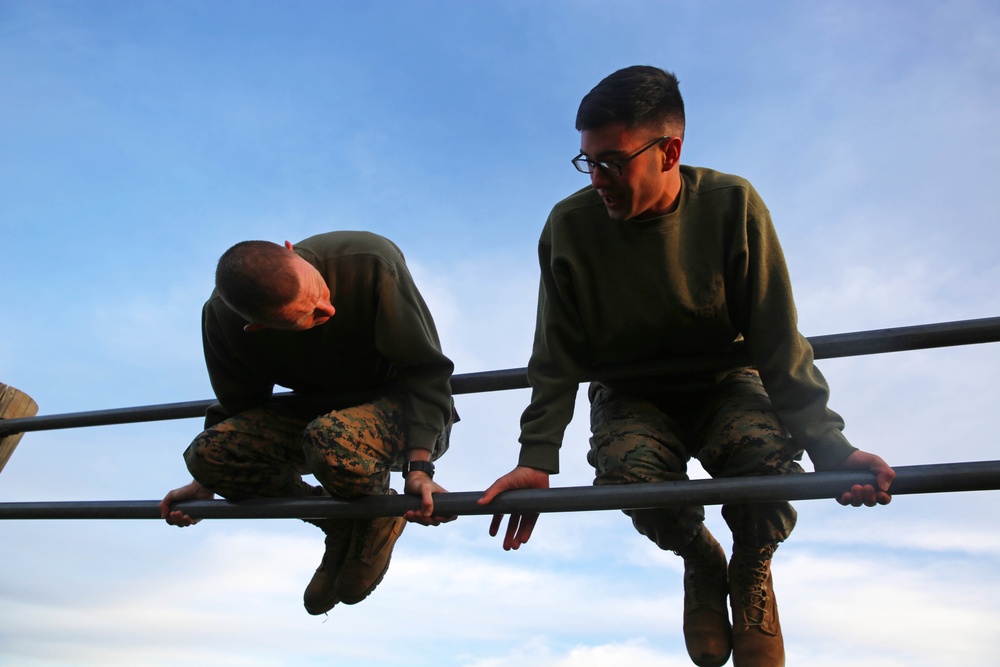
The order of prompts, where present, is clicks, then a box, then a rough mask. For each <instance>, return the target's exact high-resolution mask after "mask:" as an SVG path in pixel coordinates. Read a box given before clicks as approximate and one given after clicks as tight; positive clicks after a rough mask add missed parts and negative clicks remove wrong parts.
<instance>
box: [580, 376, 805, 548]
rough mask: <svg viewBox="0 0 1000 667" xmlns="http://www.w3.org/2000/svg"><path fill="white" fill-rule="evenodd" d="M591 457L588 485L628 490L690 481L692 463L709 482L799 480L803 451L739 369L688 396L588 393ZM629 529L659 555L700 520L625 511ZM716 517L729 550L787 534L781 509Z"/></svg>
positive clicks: (689, 511) (753, 379) (602, 389)
mask: <svg viewBox="0 0 1000 667" xmlns="http://www.w3.org/2000/svg"><path fill="white" fill-rule="evenodd" d="M590 393H591V431H592V433H593V437H592V438H591V440H590V447H591V448H590V452H589V453H588V455H587V461H588V462H589V463H590V465H591V466H593V467H594V469H595V471H596V478H595V480H594V484H599V485H600V484H636V483H641V482H665V481H675V480H684V479H688V476H687V462H688V461H689V460H690V459H691V458H697V459H698V461H699V462H700V463H701V465H702V467H703V468H704V469H705V471H706V472H708V473H709V474H710V475H711V476H712V477H743V476H752V475H784V474H792V473H799V472H802V467H801V466H800V465H799V464H798V460H800V459H801V458H802V448H801V447H798V446H797V445H796V444H795V443H794V441H793V440H792V438H791V437H790V436H789V435H788V433H787V431H786V430H785V428H784V426H783V425H782V424H781V421H780V420H779V419H778V416H777V415H776V414H775V413H774V408H773V406H772V405H771V400H770V398H768V396H767V392H765V391H764V386H763V384H762V383H761V381H760V376H759V375H758V374H757V372H756V371H755V370H752V369H746V370H742V371H737V372H734V373H732V374H730V375H729V376H727V377H726V378H725V379H724V380H723V381H722V382H720V383H719V384H718V385H716V386H714V387H712V388H710V389H706V390H702V391H695V392H691V393H683V394H679V393H668V394H662V395H656V396H648V395H647V396H638V395H635V394H629V393H626V392H623V391H618V390H614V389H611V388H609V387H607V386H604V385H599V384H594V385H593V386H592V387H591V392H590ZM625 513H626V514H628V515H629V516H631V517H632V522H633V524H634V525H635V527H636V530H638V531H639V532H640V533H641V534H643V535H646V536H647V537H649V539H651V540H652V541H653V542H655V543H656V544H657V545H658V546H659V547H660V548H661V549H668V550H672V551H678V550H680V549H682V548H683V547H685V546H687V545H688V544H690V542H691V540H692V539H694V537H695V536H696V535H697V534H698V532H699V531H700V529H701V524H702V522H703V521H704V519H705V510H704V508H703V507H701V506H685V507H664V508H654V509H648V510H629V511H626V512H625ZM722 515H723V517H724V518H725V520H726V523H727V524H728V525H729V528H730V529H731V530H732V531H733V541H734V543H737V544H740V545H744V546H748V547H765V546H771V545H776V544H777V543H779V542H782V541H784V540H785V539H786V538H787V537H788V535H789V534H790V533H791V532H792V529H793V528H794V527H795V520H796V513H795V509H794V508H793V507H792V506H791V505H790V504H789V503H787V502H778V503H754V504H746V505H725V506H723V508H722Z"/></svg>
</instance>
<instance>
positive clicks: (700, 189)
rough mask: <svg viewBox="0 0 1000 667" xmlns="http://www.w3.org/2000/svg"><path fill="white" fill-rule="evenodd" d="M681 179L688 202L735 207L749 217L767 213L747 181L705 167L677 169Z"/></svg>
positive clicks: (729, 209)
mask: <svg viewBox="0 0 1000 667" xmlns="http://www.w3.org/2000/svg"><path fill="white" fill-rule="evenodd" d="M681 177H682V178H683V180H684V187H685V188H686V189H687V191H688V192H687V193H688V195H689V196H688V200H689V201H695V202H700V203H701V204H707V205H709V206H711V207H712V208H717V207H724V209H725V210H727V211H730V212H732V211H731V207H734V206H735V207H738V208H740V209H743V210H745V211H748V213H749V214H751V215H752V214H753V213H754V212H757V213H765V214H766V213H767V207H766V206H765V205H764V201H763V200H762V199H761V197H760V195H759V194H758V193H757V190H756V189H755V188H754V186H753V185H752V184H751V183H750V181H748V180H747V179H745V178H743V177H742V176H737V175H735V174H727V173H724V172H721V171H715V170H714V169H707V168H705V167H690V166H687V165H681Z"/></svg>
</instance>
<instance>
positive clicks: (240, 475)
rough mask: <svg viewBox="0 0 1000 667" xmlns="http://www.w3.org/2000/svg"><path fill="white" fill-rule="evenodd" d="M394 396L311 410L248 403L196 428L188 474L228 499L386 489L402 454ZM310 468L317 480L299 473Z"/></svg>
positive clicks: (349, 494)
mask: <svg viewBox="0 0 1000 667" xmlns="http://www.w3.org/2000/svg"><path fill="white" fill-rule="evenodd" d="M401 407H402V404H401V402H400V399H398V398H396V397H384V398H380V399H377V400H375V401H372V402H370V403H363V404H361V405H357V406H354V407H348V408H343V409H337V410H333V411H332V412H328V413H326V414H322V415H319V416H318V417H316V416H303V414H302V412H301V410H300V409H299V410H296V409H295V408H293V407H287V406H277V405H275V406H266V407H260V408H254V409H251V410H247V411H245V412H241V413H240V414H238V415H236V416H234V417H230V418H229V419H226V420H225V421H222V422H220V423H218V424H216V425H215V426H213V427H211V428H209V429H207V430H205V431H204V432H202V433H201V434H200V435H199V436H198V437H197V438H195V439H194V442H192V443H191V445H190V446H189V447H188V448H187V450H186V451H185V452H184V461H185V463H187V467H188V470H189V471H191V475H192V476H193V477H194V478H195V479H196V480H198V482H199V483H200V484H202V485H203V486H205V487H207V488H209V489H212V490H213V491H215V492H216V493H218V494H219V495H221V496H222V497H224V498H227V499H229V500H240V499H245V498H251V497H279V498H287V497H293V496H294V497H297V496H319V495H331V496H335V497H338V498H356V497H359V496H365V495H385V494H387V493H389V471H390V469H391V468H393V467H394V464H397V463H398V462H399V461H400V460H401V459H402V458H403V456H404V454H405V442H406V419H405V417H404V416H403V413H402V409H401ZM307 473H312V474H313V475H314V476H315V477H316V479H317V480H318V481H319V483H320V484H321V485H322V486H313V485H311V484H309V483H307V482H306V481H305V480H304V479H302V475H304V474H307Z"/></svg>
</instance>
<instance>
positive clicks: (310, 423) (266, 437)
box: [160, 231, 456, 614]
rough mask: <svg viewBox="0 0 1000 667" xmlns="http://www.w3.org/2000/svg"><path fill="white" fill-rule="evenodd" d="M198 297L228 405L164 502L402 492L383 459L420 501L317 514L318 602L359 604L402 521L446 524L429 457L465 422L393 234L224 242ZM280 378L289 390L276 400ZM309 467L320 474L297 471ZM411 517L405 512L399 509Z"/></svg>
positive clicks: (221, 396)
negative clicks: (357, 512)
mask: <svg viewBox="0 0 1000 667" xmlns="http://www.w3.org/2000/svg"><path fill="white" fill-rule="evenodd" d="M215 284H216V290H215V292H213V293H212V295H211V297H210V298H209V300H208V302H207V303H206V304H205V307H204V308H203V310H202V337H203V341H204V346H205V361H206V364H207V366H208V375H209V379H210V380H211V382H212V388H213V389H214V391H215V395H216V398H217V399H218V401H219V402H218V404H215V405H213V406H212V407H210V408H209V410H208V414H207V415H206V418H205V431H204V432H203V433H201V435H199V436H198V437H197V438H195V440H194V442H193V443H191V446H190V447H188V449H187V451H185V452H184V460H185V462H186V463H187V467H188V470H190V472H191V475H192V476H193V477H194V481H192V482H191V483H190V484H188V485H186V486H183V487H181V488H179V489H175V490H173V491H171V492H170V493H168V494H167V496H166V497H165V498H164V499H163V501H162V502H161V503H160V511H161V514H162V516H163V518H164V519H166V521H167V522H168V523H170V524H173V525H176V526H189V525H191V524H193V523H195V521H194V520H193V519H192V518H191V517H190V516H188V515H187V514H185V513H184V512H183V510H182V508H176V507H174V504H175V503H178V502H181V501H185V500H195V499H209V498H212V497H214V495H215V494H216V493H218V494H219V495H221V496H223V497H225V498H227V499H229V500H242V499H246V498H255V497H270V498H275V497H279V498H280V497H301V496H334V497H337V498H344V499H348V498H357V497H360V496H366V495H387V494H392V493H395V492H394V491H392V489H390V487H389V471H390V470H402V472H403V477H404V480H405V484H404V486H405V492H406V493H408V494H411V495H414V496H417V497H419V498H421V508H420V509H419V510H411V511H409V512H407V513H406V515H405V516H404V517H380V518H376V519H323V520H312V519H310V520H309V522H310V523H314V524H316V525H317V526H319V527H320V528H321V529H322V530H323V531H324V533H326V552H325V553H324V555H323V559H322V561H321V563H320V566H319V568H318V569H317V570H316V572H315V574H314V575H313V577H312V580H311V581H310V582H309V585H308V586H307V587H306V590H305V593H304V595H303V603H304V605H305V608H306V611H308V612H309V613H310V614H324V613H326V612H328V611H329V610H330V609H332V608H333V606H334V605H336V604H337V603H338V602H343V603H344V604H356V603H358V602H360V601H361V600H363V599H365V598H366V597H367V596H368V595H369V594H370V593H371V592H372V591H373V590H374V589H375V587H376V586H377V585H378V584H379V582H380V581H381V580H382V577H383V575H384V574H385V572H386V570H387V569H388V567H389V559H390V556H391V555H392V550H393V546H394V545H395V543H396V540H397V539H398V538H399V536H400V534H401V533H402V531H403V528H404V526H405V525H406V521H407V520H409V521H415V522H418V523H421V524H424V525H438V524H440V523H441V522H442V521H447V520H450V518H446V517H439V516H435V515H434V500H433V494H435V493H442V492H444V489H443V488H441V487H440V486H439V485H438V484H437V483H435V482H434V481H433V479H432V477H433V475H434V465H433V464H432V463H431V460H432V459H436V458H437V457H439V456H440V455H441V454H442V453H444V451H445V450H446V449H447V448H448V439H449V434H450V430H451V424H452V422H453V421H454V420H455V418H456V417H455V414H454V409H453V402H452V398H451V384H450V382H451V374H452V370H453V365H452V363H451V361H450V360H449V359H448V358H447V357H446V356H444V354H443V353H442V352H441V345H440V342H439V341H438V335H437V331H436V330H435V327H434V321H433V319H432V318H431V314H430V312H429V311H428V309H427V305H426V304H425V303H424V300H423V298H422V297H421V295H420V292H419V291H418V290H417V287H416V285H415V284H414V282H413V278H412V277H411V276H410V272H409V269H408V268H407V266H406V262H405V260H404V259H403V255H402V253H401V252H400V251H399V248H397V247H396V246H395V244H393V243H392V242H391V241H389V240H388V239H385V238H383V237H381V236H377V235H375V234H370V233H367V232H348V231H340V232H330V233H326V234H319V235H317V236H313V237H310V238H308V239H305V240H304V241H302V242H301V243H298V244H296V245H294V246H293V245H292V244H291V243H288V242H287V241H286V242H285V244H284V245H278V244H276V243H271V242H268V241H243V242H241V243H237V244H236V245H234V246H233V247H232V248H230V249H229V250H227V251H226V252H225V253H224V254H223V255H222V258H221V259H220V260H219V264H218V267H217V269H216V274H215ZM274 385H281V386H283V387H287V388H289V389H292V390H293V391H294V394H293V396H292V397H291V400H280V401H279V400H276V399H275V398H274V397H273V396H272V390H273V389H274ZM306 473H312V474H313V475H314V476H315V478H316V480H317V481H318V482H319V483H320V485H321V486H313V485H312V484H309V483H308V482H306V481H305V480H303V479H302V475H303V474H306ZM404 519H405V520H404Z"/></svg>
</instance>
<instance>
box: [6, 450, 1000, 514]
mask: <svg viewBox="0 0 1000 667" xmlns="http://www.w3.org/2000/svg"><path fill="white" fill-rule="evenodd" d="M895 471H896V479H895V481H893V483H892V493H893V495H895V496H900V495H907V494H918V493H948V492H955V491H984V490H991V489H1000V461H980V462H971V463H943V464H934V465H919V466H900V467H898V468H895ZM874 479H875V478H874V476H873V475H872V474H870V473H866V472H863V471H838V472H819V473H803V474H799V475H776V476H769V477H738V478H727V479H703V480H691V481H683V482H660V483H649V484H613V485H607V486H578V487H564V488H554V489H523V490H516V491H507V492H505V493H502V494H500V495H499V496H497V497H496V498H495V499H494V500H493V502H492V503H490V504H489V505H479V504H478V503H477V502H476V501H477V500H478V499H479V498H480V497H481V496H482V492H481V491H471V492H459V493H447V494H441V495H437V496H435V497H434V511H435V514H438V515H439V516H461V515H481V514H493V513H503V514H510V513H512V512H514V513H523V512H586V511H592V510H615V509H640V508H645V507H666V506H669V505H722V504H735V503H760V502H774V501H780V500H812V499H820V498H834V497H836V496H838V495H839V494H841V493H842V492H844V491H846V490H847V489H849V488H850V487H851V486H852V485H853V484H866V483H872V482H873V481H874ZM174 508H175V509H183V510H184V512H185V513H187V514H188V515H189V516H191V517H194V518H199V519H293V518H298V519H323V518H331V517H333V518H372V517H379V516H402V515H403V513H404V512H406V511H407V510H411V509H414V510H415V509H419V508H420V499H419V498H416V497H414V496H407V495H394V496H368V497H365V498H361V499H359V500H353V501H346V500H334V499H332V498H316V497H310V498H257V499H254V500H246V501H241V502H229V501H225V500H196V501H188V502H183V503H177V504H176V505H174ZM159 518H160V510H159V504H158V501H156V500H107V501H67V502H16V503H0V519H159Z"/></svg>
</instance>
